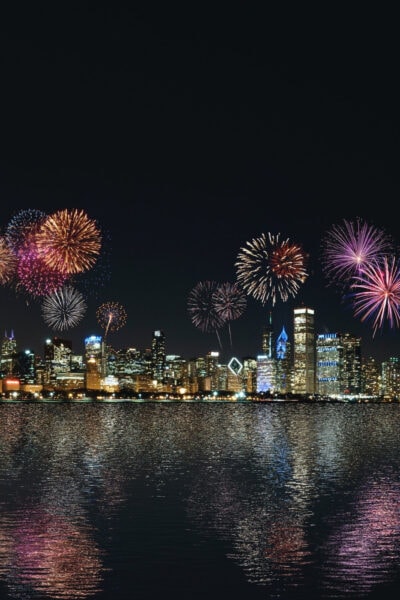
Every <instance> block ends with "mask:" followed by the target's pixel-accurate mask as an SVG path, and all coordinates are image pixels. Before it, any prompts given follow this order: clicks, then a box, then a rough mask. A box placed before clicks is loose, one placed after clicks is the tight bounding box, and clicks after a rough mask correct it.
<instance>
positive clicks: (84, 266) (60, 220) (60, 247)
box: [36, 208, 101, 275]
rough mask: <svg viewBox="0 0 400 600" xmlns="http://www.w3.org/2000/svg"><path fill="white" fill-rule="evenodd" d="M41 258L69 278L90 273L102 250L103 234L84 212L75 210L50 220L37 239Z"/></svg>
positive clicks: (68, 210) (62, 213)
mask: <svg viewBox="0 0 400 600" xmlns="http://www.w3.org/2000/svg"><path fill="white" fill-rule="evenodd" d="M36 245H37V249H38V251H39V254H40V256H41V257H42V258H43V261H44V262H45V263H46V264H47V266H48V267H49V268H52V269H55V270H57V271H60V272H62V273H66V274H67V275H71V274H75V273H82V272H84V271H88V270H89V269H91V268H92V267H93V265H94V264H95V263H96V260H97V257H98V255H99V252H100V249H101V231H100V228H99V227H98V225H97V223H96V221H95V220H93V219H90V218H89V217H88V215H87V214H86V213H85V211H83V210H80V209H77V208H72V209H64V210H59V211H57V212H55V213H54V214H52V215H50V216H49V217H47V219H46V220H45V221H44V222H43V224H42V225H41V227H40V229H39V231H38V233H37V235H36Z"/></svg>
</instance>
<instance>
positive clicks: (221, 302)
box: [212, 282, 247, 347]
mask: <svg viewBox="0 0 400 600" xmlns="http://www.w3.org/2000/svg"><path fill="white" fill-rule="evenodd" d="M212 303H213V307H214V310H215V312H216V313H217V315H218V316H219V317H221V319H222V320H223V321H224V322H226V323H228V330H229V339H230V344H231V347H232V332H231V326H230V321H234V320H235V319H238V318H239V317H240V316H241V315H242V314H243V312H244V311H245V309H246V306H247V298H246V294H245V293H244V292H243V290H242V289H241V288H240V287H239V285H238V284H237V283H229V282H226V283H220V284H219V285H218V286H217V288H216V290H215V292H214V293H213V296H212Z"/></svg>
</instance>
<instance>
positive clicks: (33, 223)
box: [4, 208, 47, 254]
mask: <svg viewBox="0 0 400 600" xmlns="http://www.w3.org/2000/svg"><path fill="white" fill-rule="evenodd" d="M46 216H47V215H46V213H45V212H43V211H41V210H37V209H35V208H29V209H26V210H20V211H18V212H17V213H16V214H15V215H14V216H13V218H12V219H11V220H10V221H9V223H8V225H7V228H6V230H5V234H4V237H5V239H6V242H7V244H8V246H9V247H10V249H11V250H12V252H14V254H19V252H20V250H21V249H23V248H24V246H26V245H29V243H30V239H31V238H32V237H34V236H35V234H36V233H37V231H38V230H39V228H40V226H41V225H42V223H43V222H44V220H45V219H46Z"/></svg>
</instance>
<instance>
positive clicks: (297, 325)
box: [293, 307, 316, 394]
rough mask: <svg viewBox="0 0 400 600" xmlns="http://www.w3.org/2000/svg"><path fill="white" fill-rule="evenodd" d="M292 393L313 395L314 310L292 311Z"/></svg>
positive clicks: (314, 379)
mask: <svg viewBox="0 0 400 600" xmlns="http://www.w3.org/2000/svg"><path fill="white" fill-rule="evenodd" d="M293 317H294V324H293V325H294V326H293V393H294V394H315V387H316V374H315V366H316V365H315V362H316V361H315V334H314V309H312V308H306V307H302V308H295V309H294V311H293Z"/></svg>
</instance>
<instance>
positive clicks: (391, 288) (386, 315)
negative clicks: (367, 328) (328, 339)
mask: <svg viewBox="0 0 400 600" xmlns="http://www.w3.org/2000/svg"><path fill="white" fill-rule="evenodd" d="M351 288H352V290H354V291H353V293H352V294H351V296H352V298H353V304H354V309H355V310H354V315H355V316H356V317H360V318H361V321H366V320H371V319H372V327H373V336H375V334H376V332H377V330H378V329H382V328H383V326H384V324H385V322H386V321H387V322H388V323H389V326H390V327H392V328H394V327H399V326H400V264H399V262H398V260H397V258H396V257H395V256H391V257H387V256H385V257H384V258H383V259H382V260H381V261H380V262H378V261H373V262H372V263H368V264H365V265H364V266H363V269H362V272H361V273H360V274H359V275H356V276H355V277H354V280H353V283H352V285H351Z"/></svg>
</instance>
